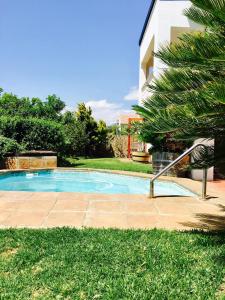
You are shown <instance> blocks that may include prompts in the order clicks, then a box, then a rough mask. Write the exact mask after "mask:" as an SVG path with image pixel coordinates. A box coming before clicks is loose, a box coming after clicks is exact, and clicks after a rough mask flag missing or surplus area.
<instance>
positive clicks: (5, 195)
mask: <svg viewBox="0 0 225 300" xmlns="http://www.w3.org/2000/svg"><path fill="white" fill-rule="evenodd" d="M32 195H33V192H11V191H7V192H2V193H1V194H0V200H4V201H12V200H16V201H19V200H25V199H29V198H30V197H31V196H32Z"/></svg>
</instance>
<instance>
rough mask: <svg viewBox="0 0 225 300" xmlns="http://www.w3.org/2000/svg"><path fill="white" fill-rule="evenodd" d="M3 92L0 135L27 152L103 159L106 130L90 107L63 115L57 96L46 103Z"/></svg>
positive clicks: (106, 141)
mask: <svg viewBox="0 0 225 300" xmlns="http://www.w3.org/2000/svg"><path fill="white" fill-rule="evenodd" d="M1 93H2V89H0V135H4V136H5V137H8V138H12V139H15V140H16V141H17V142H18V143H20V144H21V145H22V146H23V147H24V148H26V149H27V150H39V149H41V150H55V151H58V153H59V155H60V156H64V155H67V156H78V155H84V156H85V155H88V156H95V155H97V156H102V155H103V156H104V155H106V153H107V151H108V149H107V145H108V140H107V129H106V124H105V123H104V122H103V121H100V122H99V123H97V122H96V121H95V120H94V118H93V116H92V111H91V109H90V108H89V107H86V106H85V104H84V103H81V104H78V110H77V112H73V113H72V112H68V111H67V112H63V109H64V108H65V103H64V102H63V101H62V100H60V98H58V97H57V96H56V95H50V96H48V97H47V99H46V101H41V100H40V99H39V98H31V99H30V98H26V97H23V98H19V97H17V96H16V95H13V94H9V93H4V94H2V95H1Z"/></svg>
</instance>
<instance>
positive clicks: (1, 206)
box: [0, 199, 23, 211]
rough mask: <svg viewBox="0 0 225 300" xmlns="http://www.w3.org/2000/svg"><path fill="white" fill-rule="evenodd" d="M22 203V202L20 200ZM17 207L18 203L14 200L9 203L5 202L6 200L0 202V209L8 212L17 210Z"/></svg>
mask: <svg viewBox="0 0 225 300" xmlns="http://www.w3.org/2000/svg"><path fill="white" fill-rule="evenodd" d="M21 201H23V200H21ZM18 205H19V201H16V200H11V201H9V200H8V201H7V200H4V199H3V200H0V209H4V210H9V211H14V210H16V209H17V208H18Z"/></svg>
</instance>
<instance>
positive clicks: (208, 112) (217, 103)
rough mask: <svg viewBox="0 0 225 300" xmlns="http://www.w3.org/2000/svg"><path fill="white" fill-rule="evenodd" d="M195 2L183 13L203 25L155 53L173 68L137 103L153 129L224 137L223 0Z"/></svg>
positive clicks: (191, 137) (175, 135)
mask: <svg viewBox="0 0 225 300" xmlns="http://www.w3.org/2000/svg"><path fill="white" fill-rule="evenodd" d="M191 2H192V4H193V6H192V7H191V8H189V9H187V10H186V11H185V13H184V14H185V15H186V16H187V17H188V18H189V19H191V20H192V21H194V22H196V23H199V24H201V25H203V26H204V28H205V30H203V31H201V32H195V33H186V34H184V35H182V37H180V39H179V42H178V43H175V44H171V45H166V46H163V47H162V48H161V50H160V51H159V52H158V53H157V54H155V55H156V56H157V57H158V58H160V59H161V60H162V61H163V62H164V63H166V64H167V65H168V66H169V68H168V69H167V70H166V71H165V72H164V73H163V74H162V76H161V77H160V78H159V79H155V80H154V82H153V83H152V84H150V85H149V89H150V90H151V91H152V92H153V95H152V96H151V97H149V98H148V99H146V100H144V102H143V106H135V107H134V109H135V110H136V111H137V112H138V113H139V114H141V115H142V116H144V118H145V119H146V122H148V123H149V127H148V130H149V134H150V135H151V134H164V135H165V134H168V133H169V134H170V137H171V138H174V139H176V140H190V141H193V140H195V139H197V138H206V139H218V140H224V139H225V76H224V75H225V1H224V0H191ZM223 152H224V149H223ZM224 156H225V155H224V153H223V155H222V156H221V159H224ZM217 159H218V157H217Z"/></svg>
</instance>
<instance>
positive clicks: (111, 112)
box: [85, 99, 131, 124]
mask: <svg viewBox="0 0 225 300" xmlns="http://www.w3.org/2000/svg"><path fill="white" fill-rule="evenodd" d="M85 104H86V106H90V107H91V109H92V112H93V116H94V118H95V119H96V120H104V121H105V122H106V123H107V124H113V123H116V121H117V120H118V117H119V115H120V114H124V113H130V112H131V111H130V110H126V109H123V107H122V106H121V105H119V104H116V103H112V102H110V101H108V100H106V99H103V100H90V101H88V102H86V103H85Z"/></svg>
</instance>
